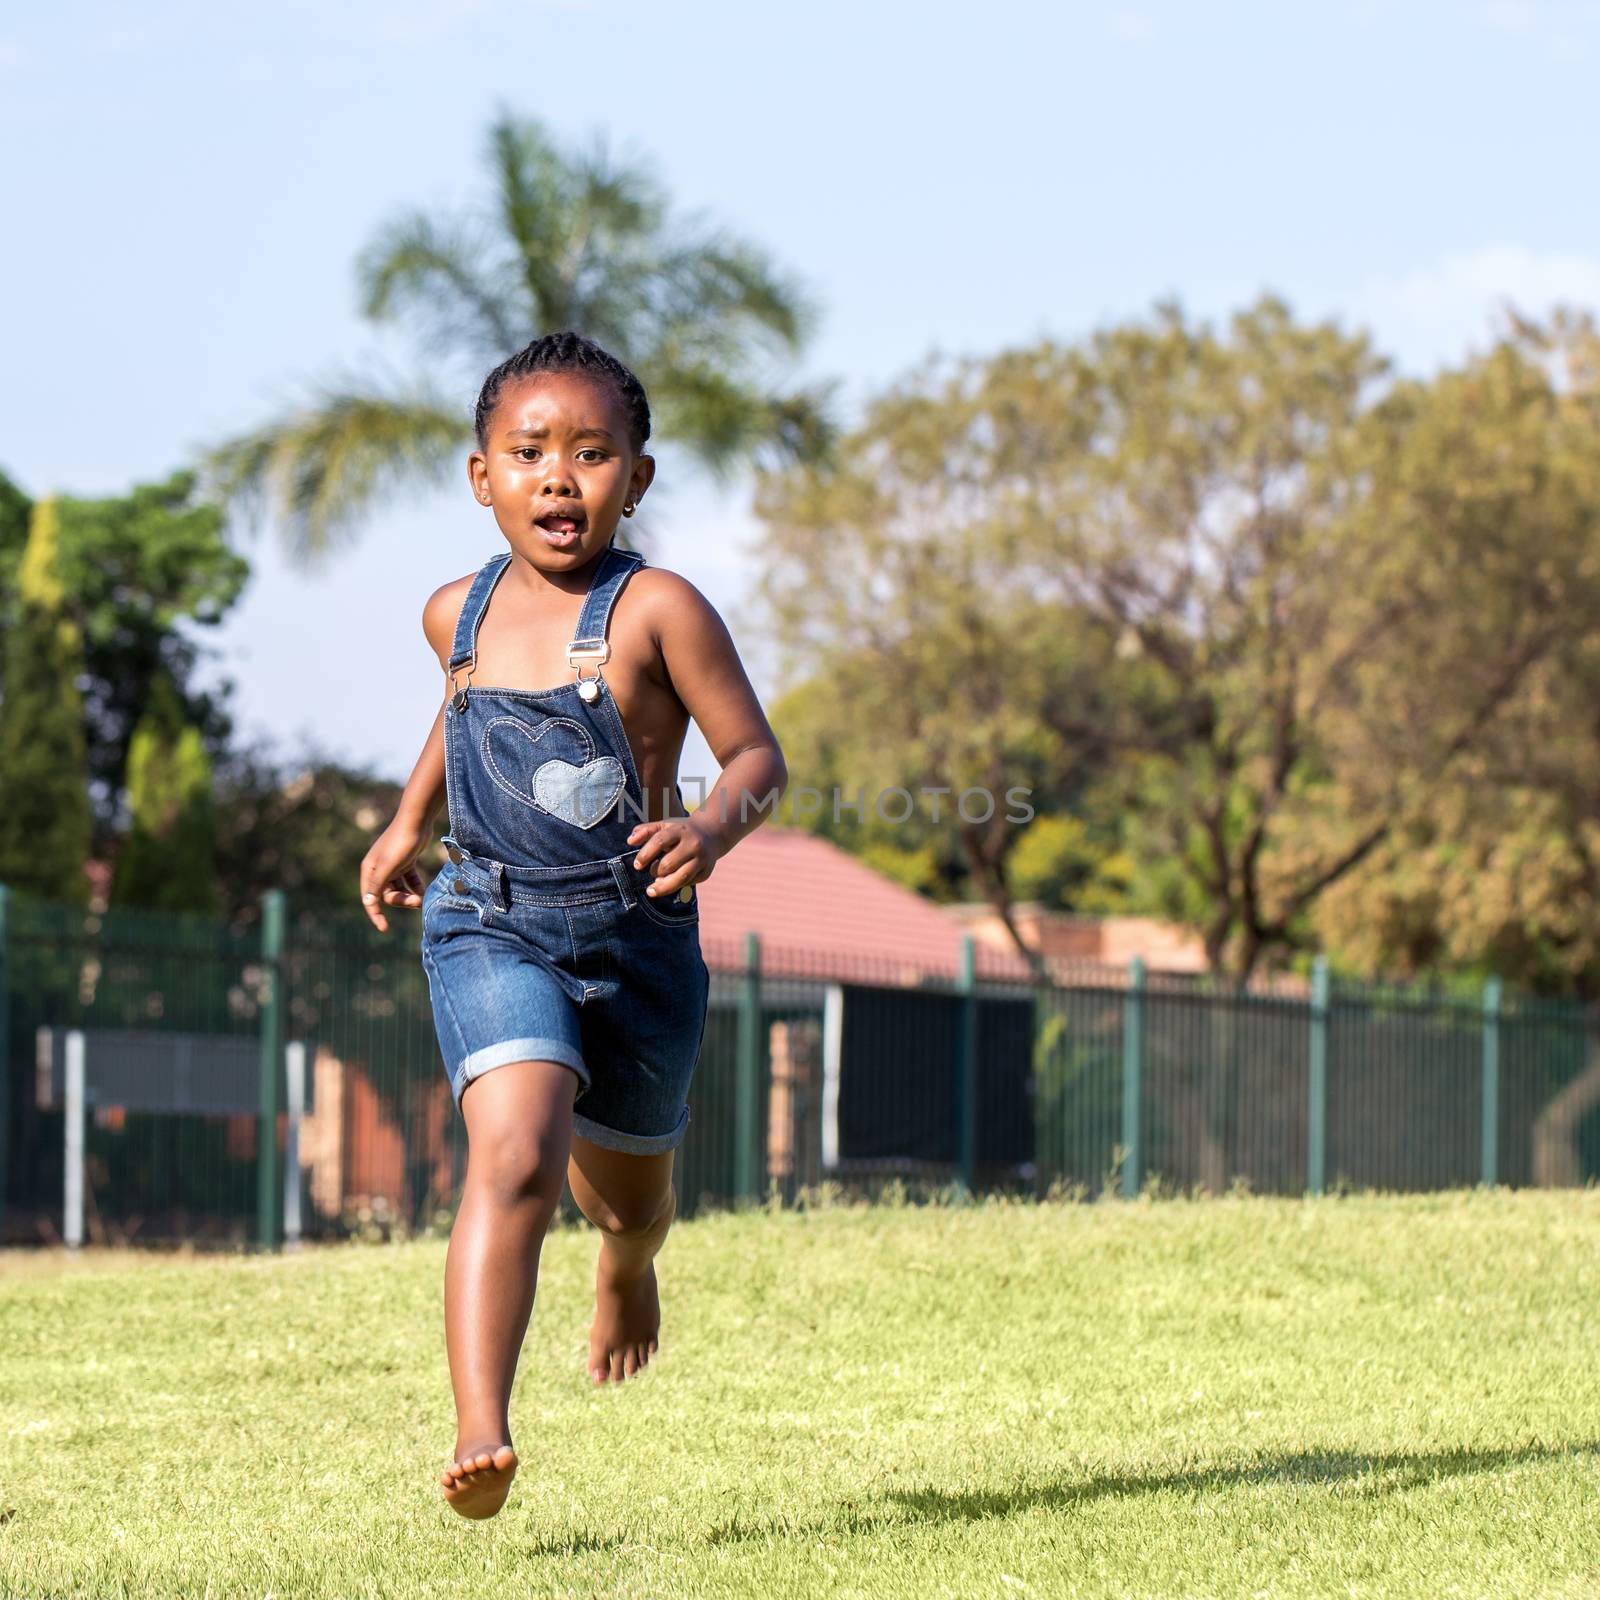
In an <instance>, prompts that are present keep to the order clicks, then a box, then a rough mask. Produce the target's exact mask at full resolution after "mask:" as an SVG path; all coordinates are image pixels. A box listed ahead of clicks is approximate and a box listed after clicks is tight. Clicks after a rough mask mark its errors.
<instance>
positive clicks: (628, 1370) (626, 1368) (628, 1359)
mask: <svg viewBox="0 0 1600 1600" xmlns="http://www.w3.org/2000/svg"><path fill="white" fill-rule="evenodd" d="M638 1370H639V1347H638V1346H637V1345H632V1344H630V1345H629V1346H628V1348H627V1349H626V1350H625V1351H624V1352H623V1355H622V1375H623V1377H625V1378H631V1377H633V1375H634V1374H635V1373H636V1372H638Z"/></svg>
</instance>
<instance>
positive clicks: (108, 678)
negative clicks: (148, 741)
mask: <svg viewBox="0 0 1600 1600" xmlns="http://www.w3.org/2000/svg"><path fill="white" fill-rule="evenodd" d="M196 489H197V480H196V476H195V474H194V473H192V472H179V473H174V474H173V475H172V476H171V477H169V478H167V479H165V480H164V481H162V482H158V483H149V484H137V485H135V486H134V487H133V488H132V489H131V490H130V491H129V492H128V493H127V494H125V495H111V496H105V497H102V498H96V499H86V498H78V497H72V496H60V497H58V498H57V499H56V502H55V505H56V511H57V515H58V524H59V540H58V566H59V574H60V580H61V587H62V605H63V606H64V608H65V611H66V614H67V615H68V617H70V619H71V620H72V621H73V622H74V623H75V624H76V626H77V628H78V631H79V636H80V639H81V647H82V659H83V666H82V674H81V678H80V683H81V692H82V700H83V720H84V736H85V740H86V744H87V753H88V777H89V792H90V797H91V801H92V803H93V806H94V814H95V821H96V834H97V839H96V850H97V851H99V852H110V851H111V850H112V849H114V848H115V840H116V838H117V837H118V836H120V834H121V833H122V832H123V831H124V829H125V828H126V826H127V818H126V815H125V810H124V806H123V798H124V796H123V789H124V780H125V775H126V772H127V766H128V745H129V741H130V739H131V738H132V735H133V729H134V726H135V724H136V723H137V722H138V720H139V718H140V717H141V716H142V715H143V714H144V711H145V708H146V706H147V704H148V703H149V701H150V698H151V694H152V685H153V684H154V683H155V682H156V681H157V680H158V679H162V678H164V679H166V680H167V681H168V682H169V684H170V685H171V687H172V688H173V690H174V691H175V693H176V694H177V696H178V698H179V701H180V704H181V713H182V719H183V721H184V722H185V723H187V724H189V725H190V726H192V727H194V728H196V729H198V730H199V733H200V736H201V739H202V742H203V744H204V746H205V749H206V751H207V752H208V754H209V755H210V756H211V757H212V759H213V760H214V759H215V758H216V757H217V756H218V755H219V754H220V753H221V751H222V750H223V749H225V748H226V744H227V740H228V737H229V734H230V732H231V719H230V718H229V715H228V711H227V705H226V700H227V694H228V689H227V687H226V685H224V686H222V687H220V688H217V689H214V690H202V689H198V688H196V687H195V686H194V684H193V678H194V675H195V671H196V668H197V666H198V664H199V662H200V659H201V655H202V651H203V646H202V645H201V643H200V642H199V640H198V639H197V638H196V637H194V636H193V635H191V633H190V632H189V631H187V630H188V629H189V628H191V627H197V628H199V629H201V630H203V629H206V628H210V627H214V626H216V625H217V624H218V623H219V622H221V621H222V619H223V618H224V617H225V616H226V614H227V612H228V611H229V609H230V608H231V607H232V606H233V604H234V603H235V601H236V600H237V599H238V597H239V595H240V593H241V592H242V591H243V588H244V585H245V582H246V580H247V579H248V577H249V572H250V566H249V562H248V561H247V560H246V559H245V557H243V556H241V555H239V554H237V553H236V552H235V551H232V550H230V549H229V548H228V545H227V542H226V539H225V537H224V531H225V530H224V521H223V513H222V511H221V509H220V508H219V507H218V506H216V505H214V504H210V503H208V502H206V501H204V500H201V499H199V498H198V497H197V493H196ZM29 505H31V502H30V501H28V499H27V497H26V495H24V494H23V493H22V491H21V490H20V489H18V488H17V487H16V485H14V484H12V483H10V482H9V480H6V479H5V478H4V477H3V476H0V658H3V657H4V656H5V655H8V654H9V650H10V645H11V642H12V641H15V640H16V639H17V638H18V628H19V625H20V621H21V616H20V605H21V589H20V585H19V583H18V568H19V564H20V561H21V557H22V550H21V545H20V542H19V541H18V540H17V539H16V538H15V536H14V534H11V533H8V529H11V528H13V527H14V525H15V524H16V522H17V521H18V518H19V516H21V515H22V514H23V513H21V512H19V511H17V510H15V509H8V508H17V507H26V506H29ZM3 715H4V712H3V710H0V716H3Z"/></svg>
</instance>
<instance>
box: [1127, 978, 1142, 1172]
mask: <svg viewBox="0 0 1600 1600" xmlns="http://www.w3.org/2000/svg"><path fill="white" fill-rule="evenodd" d="M1143 1095H1144V957H1143V956H1135V957H1134V958H1133V960H1132V962H1131V963H1130V964H1129V966H1128V994H1127V998H1126V999H1125V1000H1124V1001H1123V1003H1122V1193H1123V1195H1124V1196H1125V1197H1126V1198H1127V1199H1129V1200H1137V1199H1138V1198H1139V1188H1140V1185H1141V1184H1142V1183H1143V1182H1144V1152H1143V1151H1142V1150H1141V1149H1140V1147H1139V1137H1140V1127H1141V1117H1140V1110H1141V1107H1140V1103H1139V1102H1140V1100H1141V1099H1142V1098H1143Z"/></svg>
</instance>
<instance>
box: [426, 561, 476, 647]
mask: <svg viewBox="0 0 1600 1600" xmlns="http://www.w3.org/2000/svg"><path fill="white" fill-rule="evenodd" d="M476 576H477V574H476V573H473V572H469V573H468V574H467V575H466V577H464V578H455V579H452V580H451V581H450V582H449V583H445V584H441V585H440V586H439V587H438V588H437V589H435V590H434V591H433V593H432V594H430V595H429V596H428V602H427V604H426V605H425V606H423V608H422V631H423V632H424V633H425V634H426V635H427V636H428V643H429V645H430V646H432V649H433V653H434V654H435V655H436V656H438V658H439V662H440V665H444V664H445V663H447V662H448V661H449V659H450V647H451V645H452V644H453V643H454V642H455V636H456V619H457V618H458V617H459V616H460V615H461V608H462V606H464V605H465V604H466V603H467V591H468V590H469V589H471V587H472V580H473V579H474V578H475V577H476Z"/></svg>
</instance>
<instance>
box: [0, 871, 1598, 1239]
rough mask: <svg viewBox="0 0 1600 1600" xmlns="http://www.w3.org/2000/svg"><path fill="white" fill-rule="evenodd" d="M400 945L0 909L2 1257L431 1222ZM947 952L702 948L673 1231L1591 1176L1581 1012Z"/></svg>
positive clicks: (1474, 998) (423, 1092) (361, 925)
mask: <svg viewBox="0 0 1600 1600" xmlns="http://www.w3.org/2000/svg"><path fill="white" fill-rule="evenodd" d="M416 937H417V935H416V929H415V925H414V923H412V922H410V921H409V920H402V921H401V922H400V923H399V924H398V926H397V927H396V928H395V930H394V931H392V932H391V933H390V934H388V935H381V934H378V933H377V932H376V931H375V930H374V929H373V928H372V927H371V926H370V924H369V923H368V922H367V920H366V918H365V917H364V916H363V915H361V914H360V913H359V912H358V913H354V914H351V913H348V912H346V911H344V910H343V909H340V910H338V911H328V910H319V909H315V908H304V907H296V906H293V905H285V903H284V902H283V899H282V897H281V896H279V895H276V894H274V895H269V896H268V897H267V898H266V900H265V902H264V904H263V906H262V908H261V916H260V917H259V919H258V920H257V921H256V923H255V924H254V925H253V926H251V927H249V928H246V929H239V928H231V927H228V926H226V925H224V924H222V923H220V922H218V921H215V920H212V919H208V918H204V917H195V916H185V915H170V914H157V913H150V912H136V911H117V910H113V911H109V912H107V913H105V914H103V915H101V916H99V917H95V916H86V915H85V914H84V913H83V912H82V911H81V910H77V909H70V908H66V907H61V906H55V905H49V904H45V903H41V902H38V901H36V900H33V899H32V898H30V897H28V896H25V895H21V894H17V893H15V892H9V893H8V892H7V891H6V890H5V889H4V888H0V1160H3V1161H4V1170H3V1172H0V1195H3V1196H4V1200H5V1211H4V1223H3V1237H4V1238H5V1239H6V1240H7V1241H9V1242H13V1243H16V1242H40V1241H45V1242H49V1241H54V1240H59V1239H62V1238H67V1239H69V1240H72V1239H76V1238H78V1237H82V1238H84V1239H86V1240H88V1241H89V1242H94V1241H97V1240H105V1241H110V1242H119V1241H131V1242H146V1241H148V1242H152V1243H160V1242H168V1241H174V1240H192V1241H196V1242H207V1241H211V1242H217V1243H224V1244H235V1245H245V1244H261V1245H266V1246H269V1247H270V1246H275V1245H277V1244H279V1243H281V1242H282V1240H283V1238H284V1234H285V1229H286V1226H287V1228H288V1229H289V1230H290V1231H291V1232H297V1233H298V1235H299V1236H301V1237H305V1238H335V1237H342V1236H347V1235H350V1234H352V1233H372V1232H389V1231H406V1232H409V1231H415V1230H418V1229H423V1228H427V1227H429V1226H437V1225H442V1224H443V1223H445V1222H446V1221H447V1220H448V1217H449V1215H450V1213H451V1210H452V1208H453V1205H454V1203H455V1198H456V1195H457V1193H458V1191H459V1186H460V1183H461V1178H462V1175H463V1172H464V1168H465V1154H466V1152H465V1144H464V1135H463V1129H462V1124H461V1121H460V1118H459V1116H458V1115H457V1114H456V1112H455V1109H454V1106H453V1104H452V1102H451V1099H450V1093H449V1088H448V1085H447V1083H446V1080H445V1075H444V1072H443V1069H442V1064H441V1062H440V1060H439V1055H438V1048H437V1045H436V1043H435V1039H434V1032H433V1026H432V1019H431V1016H430V1013H429V1006H428V990H427V984H426V980H425V978H424V975H423V972H422V969H421V966H420V963H419V961H418V959H417V950H416ZM951 943H952V955H953V957H956V959H953V960H952V962H951V964H950V967H949V970H947V971H945V972H941V973H928V972H923V971H916V970H909V971H908V970H907V968H906V967H905V965H904V964H903V963H900V962H898V961H896V960H894V959H893V957H892V953H889V952H886V953H885V956H884V958H883V959H882V960H880V961H874V962H870V963H869V962H863V961H859V960H851V961H842V960H840V959H839V958H838V957H837V956H835V955H833V954H831V953H830V952H827V951H819V950H802V949H776V948H774V949H762V948H761V946H760V945H759V943H758V942H757V941H756V939H755V938H754V936H753V935H752V936H749V937H747V938H745V939H743V940H739V941H734V942H732V943H729V944H726V945H725V944H722V943H719V942H717V941H712V940H707V941H705V942H704V945H703V948H704V952H705V956H706V961H707V965H708V966H709V967H710V968H711V971H712V983H711V1012H710V1016H709V1018H708V1021H707V1026H706V1034H705V1042H704V1045H703V1047H702V1052H701V1059H700V1063H699V1066H698V1068H697V1071H696V1077H695V1083H694V1088H693V1091H692V1094H691V1103H690V1113H691V1120H690V1130H689V1135H688V1137H687V1139H686V1140H685V1143H684V1145H683V1147H682V1149H681V1151H680V1154H679V1159H678V1164H677V1180H678V1185H679V1191H680V1200H681V1204H682V1210H683V1211H684V1212H685V1213H686V1214H688V1213H692V1212H693V1211H695V1210H696V1209H698V1208H700V1207H703V1206H706V1205H714V1204H726V1203H729V1202H736V1201H738V1200H741V1199H754V1198H760V1197H764V1196H766V1195H768V1194H769V1193H772V1192H774V1191H775V1192H776V1193H778V1194H779V1195H780V1196H781V1197H783V1198H784V1199H788V1200H792V1199H793V1198H795V1197H796V1196H797V1195H799V1194H801V1193H802V1192H803V1191H805V1190H808V1189H811V1188H814V1187H816V1186H818V1185H820V1184H823V1183H833V1184H837V1185H840V1186H842V1187H845V1188H847V1189H857V1190H862V1191H866V1192H871V1191H872V1190H874V1189H875V1188H877V1187H879V1186H881V1185H883V1184H884V1183H887V1182H891V1181H895V1180H899V1181H901V1182H905V1183H909V1184H912V1185H917V1184H926V1185H929V1186H940V1187H943V1186H962V1187H965V1188H966V1189H968V1190H988V1189H996V1188H1004V1189H1011V1190H1016V1191H1021V1192H1029V1193H1043V1192H1047V1191H1049V1190H1050V1189H1052V1188H1053V1187H1061V1186H1069V1187H1071V1186H1076V1187H1078V1188H1081V1189H1082V1191H1083V1192H1085V1193H1087V1194H1089V1195H1094V1196H1098V1195H1101V1194H1104V1193H1107V1192H1111V1193H1122V1194H1129V1195H1132V1194H1137V1193H1138V1192H1139V1191H1140V1190H1141V1189H1142V1188H1143V1187H1144V1186H1146V1185H1148V1184H1150V1183H1152V1182H1156V1183H1159V1184H1161V1185H1164V1186H1166V1187H1169V1188H1173V1189H1185V1190H1187V1189H1194V1188H1203V1189H1206V1190H1210V1191H1213V1192H1221V1191H1224V1190H1226V1189H1228V1188H1230V1187H1233V1186H1235V1185H1239V1184H1243V1185H1245V1186H1248V1187H1249V1188H1250V1189H1252V1190H1254V1191H1256V1192H1274V1193H1286V1194H1298V1193H1303V1192H1308V1191H1309V1192H1320V1191H1322V1190H1324V1189H1326V1188H1330V1187H1335V1186H1351V1187H1358V1188H1360V1187H1368V1186H1371V1187H1376V1188H1384V1189H1430V1188H1441V1187H1450V1186H1457V1185H1466V1184H1473V1183H1479V1182H1488V1183H1507V1184H1519V1185H1522V1184H1535V1183H1538V1184H1551V1183H1582V1182H1585V1181H1588V1180H1589V1179H1591V1178H1593V1177H1595V1176H1597V1175H1600V1045H1597V1038H1596V1035H1597V1023H1596V1019H1595V1018H1594V1016H1593V1015H1592V1014H1591V1013H1590V1012H1589V1011H1588V1010H1586V1009H1585V1008H1584V1007H1582V1006H1579V1005H1576V1004H1570V1003H1557V1002H1551V1001H1538V1000H1534V999H1531V998H1528V997H1524V996H1520V995H1515V994H1510V993H1506V992H1503V991H1502V989H1501V987H1500V986H1499V985H1498V984H1497V983H1491V984H1489V985H1488V986H1486V988H1485V990H1484V991H1483V992H1482V993H1479V994H1472V995H1461V994H1446V993H1442V992H1438V991H1424V990H1416V989H1402V988H1395V987H1389V986H1380V985H1367V984H1358V983H1351V982H1347V981H1342V980H1333V979H1331V978H1330V977H1329V975H1328V974H1327V972H1326V971H1325V969H1322V968H1321V967H1320V966H1319V969H1318V971H1317V973H1316V974H1315V976H1314V977H1313V979H1312V981H1311V982H1309V983H1303V982H1296V981H1294V980H1290V979H1279V980H1276V981H1275V982H1273V983H1270V984H1269V983H1262V984H1258V985H1255V986H1253V987H1252V988H1250V989H1249V990H1248V991H1246V990H1242V989H1239V988H1237V987H1235V986H1230V985H1227V984H1223V983H1219V982H1212V981H1209V980H1203V979H1195V978H1191V977H1181V976H1178V975H1174V974H1164V973H1156V972H1146V971H1145V970H1144V969H1143V967H1142V965H1141V964H1140V963H1138V962H1135V963H1133V965H1132V967H1131V968H1127V969H1122V968H1110V967H1096V966H1090V965H1084V964H1075V965H1073V966H1070V967H1062V968H1059V969H1057V970H1055V971H1054V972H1053V981H1052V982H1050V983H1049V984H1047V985H1034V984H1030V983H1027V982H1022V981H1017V980H1006V981H1000V980H998V979H996V978H994V977H993V976H990V975H988V973H989V970H990V968H989V965H988V964H987V963H985V964H984V965H982V966H980V965H979V964H978V963H976V962H975V961H974V959H973V952H972V946H971V945H970V943H967V942H966V941H965V940H964V939H963V938H962V936H961V935H960V934H959V933H957V932H954V931H953V932H952V940H951ZM958 952H960V954H959V955H958V954H957V953H958ZM74 1041H77V1042H76V1043H74ZM74 1052H76V1054H74ZM75 1063H76V1064H75ZM75 1074H76V1076H75ZM75 1085H76V1088H75V1087H74V1086H75ZM75 1107H78V1108H81V1109H77V1110H75V1109H74V1108H75ZM78 1129H81V1143H80V1142H77V1141H78V1140H79V1137H80V1136H79V1134H78V1133H77V1132H75V1130H78ZM75 1174H76V1175H77V1180H76V1181H79V1185H80V1186H79V1188H78V1189H77V1190H76V1191H74V1190H73V1189H72V1183H73V1182H74V1181H75V1179H74V1175H75Z"/></svg>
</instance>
